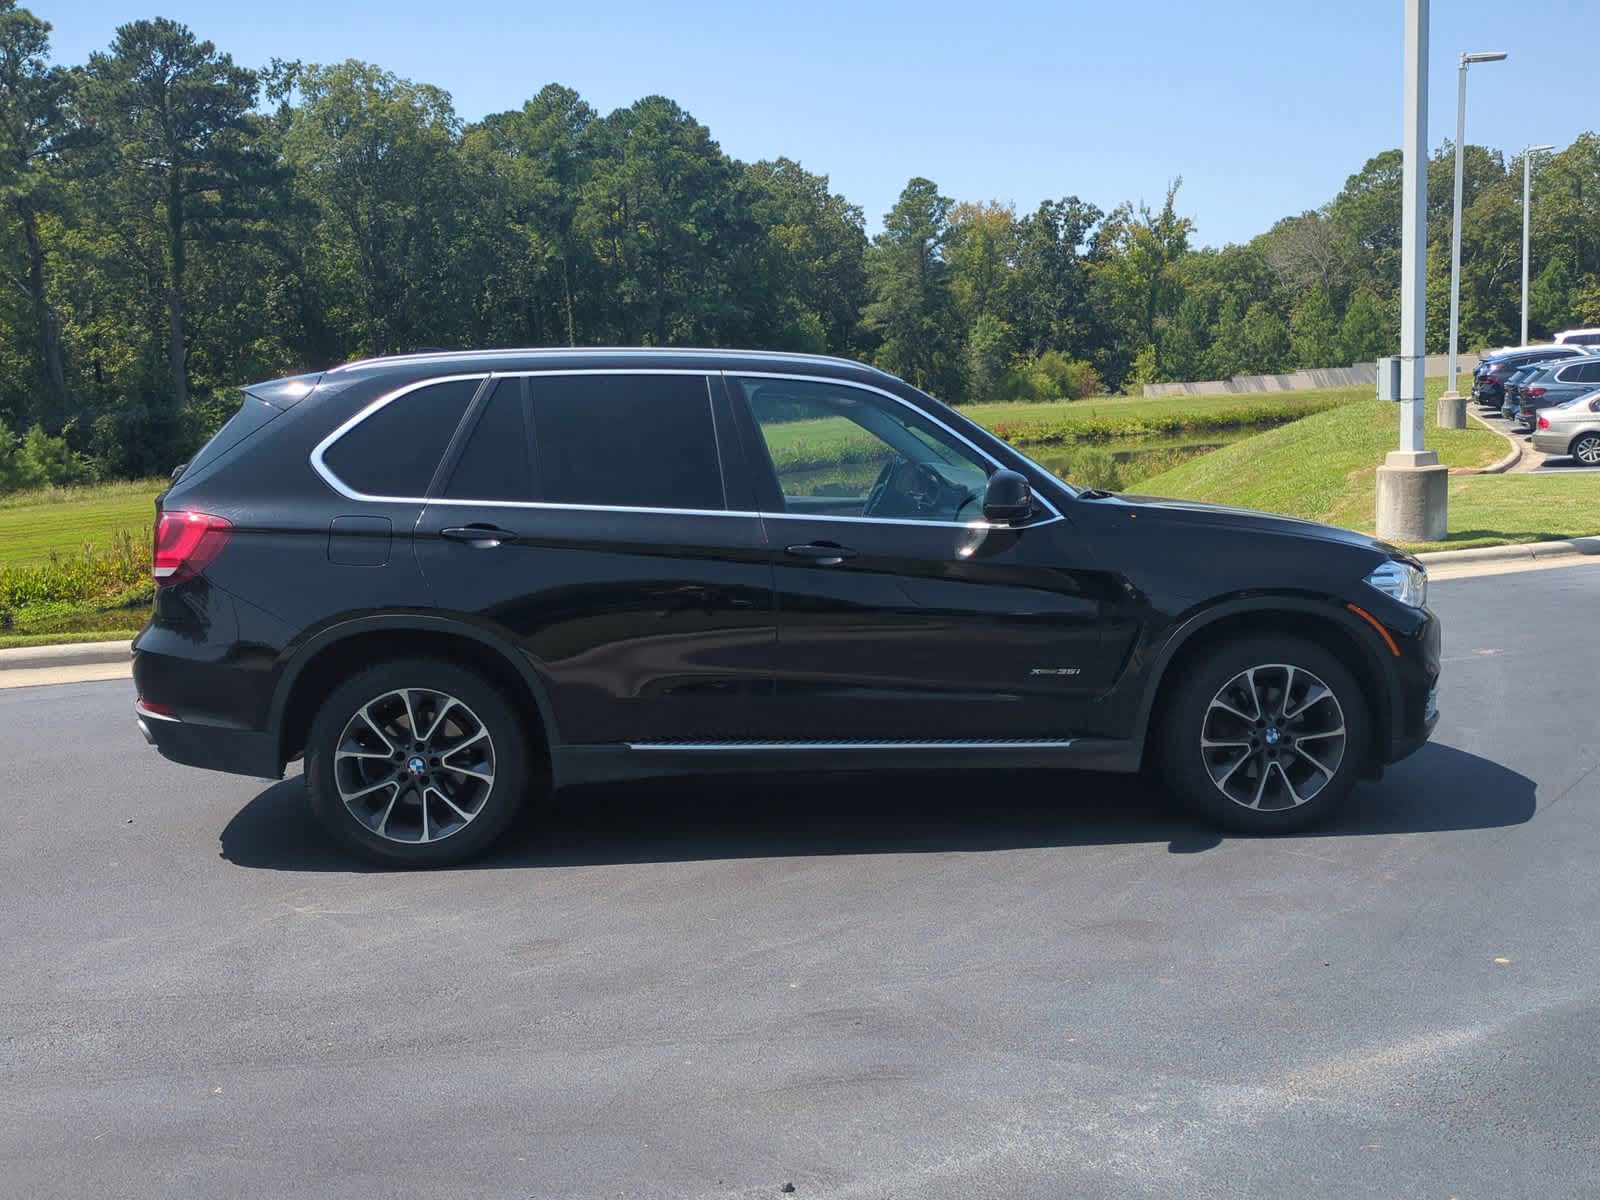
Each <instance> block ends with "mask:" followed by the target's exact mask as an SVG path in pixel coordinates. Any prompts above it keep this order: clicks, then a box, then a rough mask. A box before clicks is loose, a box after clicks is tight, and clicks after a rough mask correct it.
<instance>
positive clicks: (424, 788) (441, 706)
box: [333, 688, 495, 845]
mask: <svg viewBox="0 0 1600 1200" xmlns="http://www.w3.org/2000/svg"><path fill="white" fill-rule="evenodd" d="M494 765H495V758H494V739H493V738H491V737H490V736H489V730H488V727H487V726H485V725H484V723H483V721H482V720H481V719H479V717H478V715H477V714H476V713H474V712H473V711H472V709H470V708H469V707H467V705H466V704H465V703H463V702H462V701H461V700H459V699H457V698H456V697H454V696H451V695H448V694H447V693H444V692H438V691H432V690H430V689H426V688H401V689H398V690H396V691H392V692H385V693H384V694H383V695H381V696H376V697H374V698H373V699H371V700H369V701H367V703H365V704H363V705H362V706H361V707H360V708H359V709H357V710H356V712H355V715H353V716H352V717H351V718H350V720H349V721H348V722H346V724H345V727H344V732H343V733H341V734H340V735H339V744H338V748H337V749H335V750H334V753H333V778H334V782H335V784H336V785H337V786H338V789H339V798H340V799H341V800H342V801H344V806H345V808H347V809H348V810H349V811H350V815H351V816H353V817H354V818H355V819H356V820H357V821H359V822H360V823H361V824H362V825H363V826H364V827H365V828H366V829H367V830H368V831H369V832H371V833H374V834H376V835H377V836H378V837H381V838H384V839H386V840H387V841H391V842H400V843H403V844H406V845H420V844H422V843H425V842H437V841H440V840H442V839H444V838H447V837H450V836H451V835H452V834H455V833H459V832H460V831H461V830H463V829H465V828H466V827H467V826H468V825H469V824H471V823H472V821H473V819H474V818H476V817H477V815H478V814H479V813H481V812H482V811H483V808H484V805H485V804H486V803H487V802H488V799H489V793H490V791H492V790H493V788H494Z"/></svg>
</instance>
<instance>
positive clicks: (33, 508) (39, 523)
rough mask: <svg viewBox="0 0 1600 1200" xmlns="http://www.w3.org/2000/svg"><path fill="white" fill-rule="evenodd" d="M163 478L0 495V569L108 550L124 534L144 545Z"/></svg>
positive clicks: (164, 484) (163, 484) (162, 484)
mask: <svg viewBox="0 0 1600 1200" xmlns="http://www.w3.org/2000/svg"><path fill="white" fill-rule="evenodd" d="M166 483H167V481H166V480H164V479H139V480H134V481H132V482H129V483H102V484H95V485H91V486H86V487H69V488H43V489H41V490H39V491H32V492H14V493H13V494H11V495H9V496H0V569H4V568H6V567H17V566H33V565H37V564H39V563H43V562H48V561H49V559H50V555H51V554H52V553H56V554H75V553H77V552H78V551H80V550H82V549H83V547H84V546H85V545H92V546H95V547H96V548H98V549H102V550H103V549H105V548H106V547H108V546H110V545H111V543H112V540H113V539H114V538H115V537H116V535H117V533H118V532H120V531H123V530H126V531H127V532H128V533H129V534H131V535H132V536H133V537H134V538H136V539H138V540H140V541H145V542H148V541H149V538H150V524H151V521H152V519H153V517H154V516H155V498H156V493H157V492H159V491H161V489H162V488H163V487H165V486H166Z"/></svg>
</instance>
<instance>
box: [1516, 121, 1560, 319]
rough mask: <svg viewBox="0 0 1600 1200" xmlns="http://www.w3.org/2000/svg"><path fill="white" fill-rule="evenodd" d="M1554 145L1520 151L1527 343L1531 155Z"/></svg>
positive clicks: (1523, 282) (1523, 291)
mask: <svg viewBox="0 0 1600 1200" xmlns="http://www.w3.org/2000/svg"><path fill="white" fill-rule="evenodd" d="M1554 149H1555V147H1554V146H1529V147H1528V148H1527V149H1526V150H1524V151H1523V152H1522V341H1521V343H1520V344H1521V345H1524V346H1526V345H1527V344H1528V229H1529V217H1530V216H1531V215H1532V214H1531V212H1530V207H1531V201H1532V193H1533V156H1534V155H1535V154H1538V153H1540V152H1541V151H1544V150H1554Z"/></svg>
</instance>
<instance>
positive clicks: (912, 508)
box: [861, 458, 951, 517]
mask: <svg viewBox="0 0 1600 1200" xmlns="http://www.w3.org/2000/svg"><path fill="white" fill-rule="evenodd" d="M950 490H951V485H950V484H949V483H947V482H946V481H945V479H944V477H943V476H941V475H940V474H939V472H937V471H935V470H934V469H933V468H932V467H930V466H927V465H926V464H924V463H914V462H912V461H911V460H910V459H906V458H894V459H891V460H890V461H888V462H886V463H884V464H883V469H882V470H881V471H879V472H878V478H877V479H876V480H874V481H873V484H872V489H871V490H870V491H869V492H868V493H867V500H866V503H865V504H863V505H862V507H861V515H862V516H864V517H902V516H908V517H925V516H937V515H938V513H939V511H940V509H941V507H942V504H941V501H942V500H943V498H944V495H945V493H946V492H948V491H950ZM897 501H900V502H903V505H902V504H897V503H896V502H897ZM902 508H903V511H902Z"/></svg>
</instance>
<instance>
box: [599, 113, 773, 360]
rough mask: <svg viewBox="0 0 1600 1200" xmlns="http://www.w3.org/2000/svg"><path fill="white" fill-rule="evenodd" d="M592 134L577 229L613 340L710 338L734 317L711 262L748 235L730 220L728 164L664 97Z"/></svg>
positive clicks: (723, 258)
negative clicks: (593, 266)
mask: <svg viewBox="0 0 1600 1200" xmlns="http://www.w3.org/2000/svg"><path fill="white" fill-rule="evenodd" d="M595 138H596V145H597V152H596V156H595V161H594V165H593V169H592V172H591V174H590V177H589V182H588V183H587V184H586V185H585V186H584V188H583V197H582V202H581V204H580V207H579V211H578V228H579V230H580V232H581V233H582V234H583V236H585V237H586V238H587V239H588V241H589V244H590V246H591V247H592V252H593V254H594V256H595V258H596V260H597V261H598V262H599V264H600V267H601V276H600V287H601V289H602V294H603V295H604V296H605V297H606V299H607V301H608V304H607V309H608V318H609V319H608V326H609V331H610V332H611V334H612V336H615V337H617V338H618V339H620V340H621V341H623V342H626V343H638V342H648V343H651V344H654V345H668V344H671V343H672V342H675V341H689V342H692V341H716V340H719V336H720V335H721V332H722V330H723V329H724V328H726V327H728V326H732V325H736V324H737V323H738V321H739V319H740V317H741V316H742V315H743V314H742V313H741V312H740V311H739V310H738V307H737V305H736V304H735V303H734V302H733V297H732V296H731V295H730V291H729V287H728V283H729V279H728V276H727V274H726V273H725V272H724V271H722V270H719V266H720V265H721V264H725V263H727V262H730V261H733V260H735V259H736V258H738V257H739V255H740V253H741V250H743V249H744V248H745V247H747V245H748V242H749V240H750V239H751V238H752V237H753V236H754V230H753V229H752V228H751V227H749V226H748V224H747V225H745V226H744V227H743V228H742V229H739V230H737V231H736V229H735V226H734V223H733V221H732V220H731V212H730V208H731V197H732V189H733V178H734V169H733V164H732V162H731V161H730V160H729V159H728V158H727V156H726V155H724V154H723V153H722V150H721V148H720V147H719V146H718V145H717V143H716V142H715V141H713V140H712V138H711V131H710V130H708V129H707V128H706V127H705V126H704V125H702V124H700V122H698V121H696V120H695V119H694V118H693V117H692V116H690V115H689V114H688V113H687V112H685V111H684V110H683V109H681V108H679V107H678V105H676V104H674V103H673V102H672V101H671V100H668V99H666V98H665V97H663V96H647V97H645V98H644V99H643V100H640V101H638V102H637V103H635V104H633V105H631V106H629V107H628V108H624V109H618V110H617V111H616V112H614V113H612V114H611V115H609V116H607V117H605V118H604V119H603V120H602V121H600V122H599V123H598V125H597V126H596V128H595ZM741 243H742V244H741Z"/></svg>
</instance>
